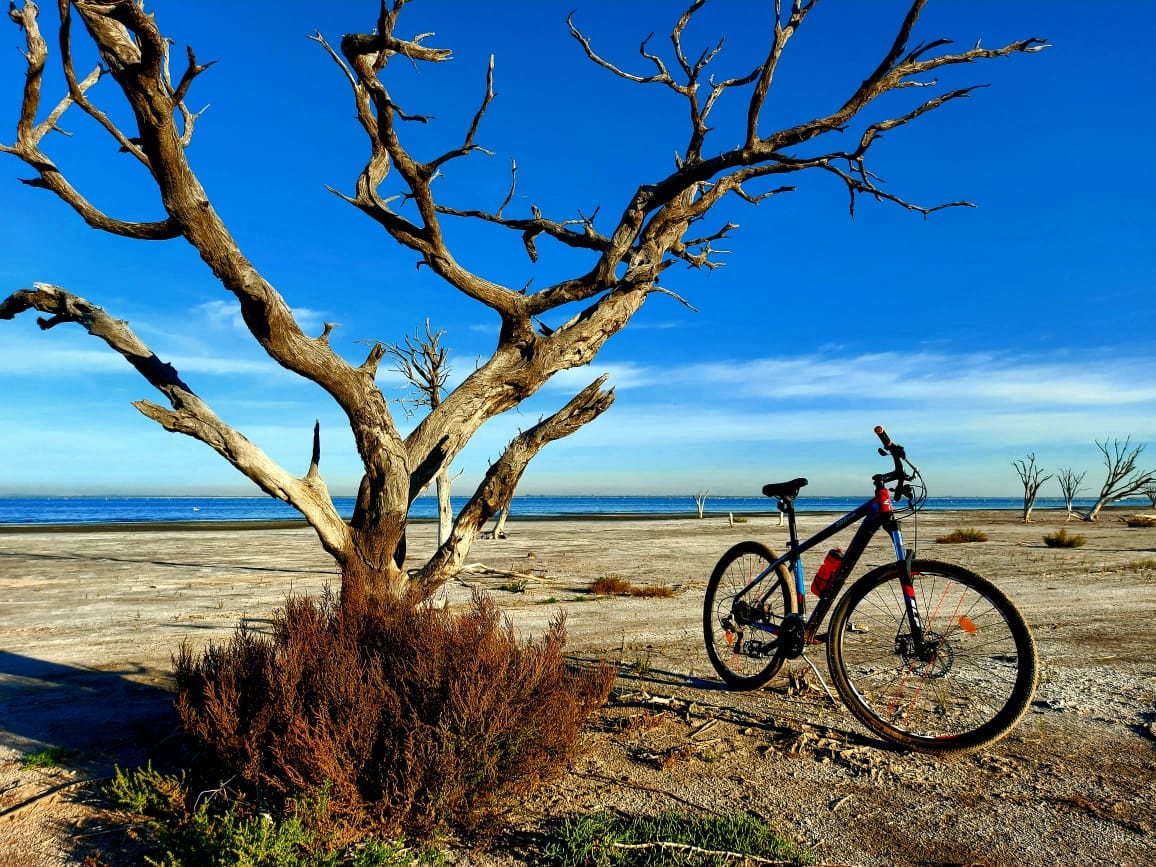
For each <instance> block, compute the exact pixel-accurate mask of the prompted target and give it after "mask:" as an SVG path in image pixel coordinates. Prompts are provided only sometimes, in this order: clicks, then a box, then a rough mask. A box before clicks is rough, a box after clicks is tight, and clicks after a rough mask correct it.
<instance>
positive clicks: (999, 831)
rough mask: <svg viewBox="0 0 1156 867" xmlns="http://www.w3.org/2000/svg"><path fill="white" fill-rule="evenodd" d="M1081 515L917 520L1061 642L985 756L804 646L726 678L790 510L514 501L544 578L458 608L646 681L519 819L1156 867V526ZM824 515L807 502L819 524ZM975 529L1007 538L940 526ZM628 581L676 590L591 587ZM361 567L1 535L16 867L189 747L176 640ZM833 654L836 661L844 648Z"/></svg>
mask: <svg viewBox="0 0 1156 867" xmlns="http://www.w3.org/2000/svg"><path fill="white" fill-rule="evenodd" d="M1063 517H1064V516H1063V515H1062V514H1056V513H1054V512H1041V511H1038V510H1037V512H1036V513H1035V515H1034V523H1032V524H1029V525H1024V524H1023V523H1021V522H1020V521H1019V518H1018V515H1017V514H1015V513H1003V512H988V513H976V512H963V513H950V512H939V513H921V514H920V515H919V516H918V523H917V524H916V525H914V526H913V525H912V521H911V520H910V519H909V520H908V521H906V522H905V524H904V528H905V529H904V532H905V535H906V541H907V543H908V545H911V544H912V543H913V542H914V541H916V539H917V540H918V551H919V556H922V557H927V558H933V559H939V560H946V561H951V562H958V563H960V564H961V565H964V566H966V567H968V568H970V569H972V570H973V571H976V572H978V573H980V574H982V575H985V576H986V577H988V578H990V579H991V580H993V581H994V582H995V583H996V584H998V585H999V586H1000V587H1001V588H1002V589H1003V590H1004V591H1005V592H1006V593H1007V594H1008V595H1009V596H1010V597H1011V598H1012V599H1013V601H1015V602H1016V603H1017V605H1018V606H1019V607H1020V608H1021V610H1022V611H1023V612H1024V614H1025V616H1026V617H1027V619H1028V621H1029V623H1030V624H1031V625H1032V627H1033V630H1034V632H1035V637H1036V641H1037V644H1038V646H1039V651H1040V657H1041V682H1040V686H1039V689H1038V692H1037V696H1036V701H1035V704H1034V705H1033V708H1032V711H1031V712H1030V713H1029V715H1028V716H1027V717H1025V719H1024V720H1023V722H1022V723H1021V724H1020V726H1019V727H1018V728H1017V729H1016V730H1015V731H1014V732H1013V733H1012V734H1011V735H1010V736H1009V737H1008V738H1007V739H1005V740H1004V741H1002V742H1001V743H999V744H997V745H995V746H994V747H992V748H990V749H988V750H986V751H984V752H981V753H978V754H976V755H972V756H968V757H963V758H955V759H949V760H943V759H931V758H927V757H924V756H920V755H915V754H911V753H906V752H903V751H899V750H895V749H892V748H890V747H888V746H887V745H886V744H884V743H882V742H880V741H879V740H877V739H875V738H874V737H872V736H870V735H868V734H867V733H866V731H865V730H864V729H863V728H862V727H860V726H859V725H858V723H856V722H855V721H854V720H853V718H852V717H851V716H850V714H849V713H847V712H846V711H845V710H843V708H842V707H841V706H835V705H832V704H831V702H830V701H829V700H828V699H827V697H826V696H825V694H824V693H823V692H822V690H821V689H820V688H818V687H817V683H818V681H817V679H816V678H815V676H814V675H812V674H810V673H809V671H808V670H807V666H806V664H805V663H804V662H803V661H802V660H799V661H797V662H796V663H794V664H792V666H791V670H792V672H793V673H794V674H795V677H794V678H793V681H794V685H793V686H792V685H791V681H790V680H788V679H787V678H782V679H779V680H776V681H774V682H772V684H771V685H770V686H769V688H767V689H764V690H760V691H757V692H753V693H735V692H729V691H726V690H723V689H721V685H720V683H719V682H718V681H717V679H716V678H715V677H714V675H713V671H712V669H711V668H710V664H709V662H708V661H707V658H706V655H705V652H704V650H703V647H702V634H701V633H702V627H701V619H702V614H701V606H702V595H703V590H704V587H705V584H706V580H707V577H708V576H709V575H710V572H711V569H712V568H713V566H714V563H715V562H716V561H717V560H718V558H719V557H720V556H721V555H722V553H723V552H724V551H725V550H726V549H727V548H729V547H730V546H731V545H732V544H734V543H736V542H739V541H742V540H744V539H748V538H753V539H758V540H760V541H763V542H765V543H767V544H769V545H771V546H772V547H781V543H782V540H783V539H784V537H785V530H784V529H783V528H780V527H778V525H777V519H775V518H772V517H754V518H751V519H750V520H749V521H748V522H747V523H743V524H737V525H734V526H731V525H729V523H728V521H727V518H726V517H725V516H709V515H708V516H707V517H706V518H704V519H701V520H699V519H696V518H694V517H687V518H656V519H590V520H571V519H567V520H524V521H523V520H518V518H517V516H514V517H513V518H511V519H510V522H509V524H508V525H507V531H508V533H509V538H507V539H505V540H497V541H488V540H487V541H480V542H478V543H477V544H476V545H475V546H474V549H473V551H472V552H471V557H470V559H471V561H472V562H474V563H478V564H484V565H485V566H486V567H489V569H491V570H496V572H497V573H515V574H516V575H519V576H529V577H528V580H526V581H525V588H524V591H523V592H512V590H511V589H503V588H504V587H507V586H509V585H510V584H511V579H510V578H509V577H504V576H503V575H501V574H495V572H493V571H492V572H488V573H482V572H476V573H475V572H471V573H466V574H463V575H462V576H461V580H460V581H455V582H454V583H452V584H451V585H449V587H448V588H447V594H448V601H449V604H451V605H463V604H465V603H466V602H468V600H469V598H470V595H471V593H472V592H473V591H474V589H482V590H486V591H488V592H490V593H491V594H492V595H493V596H494V598H495V599H496V600H497V601H498V602H499V604H500V605H501V606H502V607H503V608H504V609H505V610H506V611H507V612H508V614H509V616H510V618H511V619H512V621H513V622H514V624H515V625H516V626H517V628H518V629H519V630H521V631H522V632H523V634H527V635H533V634H540V633H541V632H542V630H543V629H544V628H545V626H546V625H547V624H548V623H549V621H550V619H551V618H552V617H554V616H556V615H557V614H558V613H559V612H562V611H564V612H565V613H566V616H567V626H568V633H569V636H570V639H569V649H570V651H571V652H572V653H574V654H576V655H579V656H582V657H589V658H601V659H608V660H611V661H613V662H615V663H617V664H618V665H619V667H620V672H621V673H620V677H619V683H618V687H617V688H616V691H615V694H614V696H613V698H612V700H611V703H610V704H609V705H608V706H607V708H606V709H605V710H604V711H603V713H602V715H601V717H600V721H599V722H598V723H596V724H594V725H592V726H591V730H590V732H589V733H588V735H587V741H588V744H587V745H588V746H589V747H590V749H589V750H588V751H587V752H586V753H585V754H584V756H583V757H582V758H581V759H579V760H578V761H576V762H575V763H574V765H573V766H572V767H571V768H569V769H568V770H567V772H566V773H565V774H564V775H563V776H562V778H561V779H560V780H559V781H557V782H556V783H553V784H551V785H550V786H549V787H548V788H547V789H546V790H544V791H543V792H540V793H538V794H537V795H535V796H533V797H532V798H529V799H527V801H526V803H525V804H524V805H523V809H522V810H520V811H518V812H517V813H516V814H512V815H511V818H510V822H511V828H512V829H518V828H526V829H532V828H534V827H537V826H539V825H540V824H541V823H542V822H543V821H545V820H546V819H548V818H551V817H557V816H562V815H567V814H570V813H573V812H577V811H588V810H592V809H597V808H606V809H620V810H623V811H626V812H629V813H640V812H656V811H664V810H668V809H674V808H677V809H693V810H701V811H704V812H709V811H718V810H732V809H735V808H739V809H743V810H747V811H749V812H751V813H753V814H755V815H758V816H761V817H762V818H764V819H766V820H767V821H769V822H771V823H772V824H773V825H775V826H776V827H778V828H779V829H780V830H781V831H783V832H784V833H786V834H788V835H790V836H792V837H794V838H796V839H798V840H800V841H801V842H803V843H805V844H807V845H809V846H812V847H814V848H815V851H816V853H817V855H818V857H819V858H820V859H821V860H823V861H826V862H833V863H849V864H891V863H898V864H906V863H928V862H933V863H991V864H1012V863H1014V864H1018V865H1030V864H1053V863H1090V862H1104V863H1120V864H1146V863H1154V862H1156V845H1154V844H1153V842H1152V834H1153V831H1154V826H1156V820H1154V819H1153V808H1152V804H1153V803H1156V750H1154V749H1153V746H1154V741H1153V732H1154V730H1156V728H1154V727H1156V653H1154V651H1156V630H1154V629H1153V619H1154V617H1156V571H1153V570H1152V569H1151V568H1150V567H1149V568H1148V569H1146V570H1145V569H1139V568H1135V564H1137V563H1139V562H1141V561H1144V560H1147V561H1149V563H1150V562H1151V561H1152V559H1153V558H1156V529H1152V528H1149V529H1134V528H1128V527H1126V526H1125V525H1124V524H1123V523H1122V522H1121V521H1120V513H1119V512H1109V513H1106V514H1105V515H1104V516H1103V518H1102V519H1101V521H1100V522H1099V523H1097V524H1093V525H1088V524H1084V523H1079V522H1072V523H1071V524H1069V525H1068V529H1069V532H1073V533H1080V534H1082V535H1084V536H1086V537H1087V540H1088V542H1087V545H1085V546H1084V547H1081V548H1076V549H1050V548H1047V547H1046V546H1044V544H1043V542H1042V536H1043V535H1044V534H1045V533H1047V532H1050V531H1052V530H1054V529H1055V528H1056V527H1058V526H1061V525H1062V524H1063ZM827 520H829V518H825V517H824V516H822V515H813V514H807V515H803V516H801V523H802V532H804V533H806V532H808V530H814V529H817V528H818V527H819V526H821V525H822V524H824V523H826V521H827ZM957 527H976V528H979V529H982V530H984V531H985V532H986V533H987V535H988V537H989V541H987V542H984V543H977V544H967V545H939V544H936V543H935V537H936V536H938V535H941V534H943V533H945V532H948V531H950V530H951V529H955V528H957ZM836 541H841V540H836ZM881 542H883V543H886V540H881ZM433 545H434V527H433V525H432V524H415V525H414V527H413V528H412V531H411V537H410V546H409V547H410V555H411V557H412V558H413V560H414V561H417V560H418V559H419V558H421V557H422V556H423V555H424V554H428V553H429V552H430V551H431V550H432V548H433ZM888 555H889V545H888V544H878V543H877V544H874V545H873V546H872V548H871V549H870V550H869V551H868V553H867V555H866V558H865V560H866V562H864V564H863V567H866V566H867V565H869V564H870V563H872V562H875V563H881V562H884V561H885V560H886V559H887V558H888ZM814 565H816V564H809V571H811V570H813V568H814ZM861 568H862V567H861ZM611 575H613V576H618V577H621V578H623V579H626V580H627V581H630V582H631V583H633V584H637V585H643V586H649V585H661V586H666V587H669V588H671V589H672V590H673V591H674V595H673V597H672V598H669V599H632V598H624V597H617V598H599V599H596V600H587V601H578V600H582V599H583V598H584V592H585V590H586V589H587V588H588V587H589V585H590V583H591V582H592V581H593V580H595V579H597V578H599V577H604V576H611ZM337 579H338V575H337V573H336V570H335V567H334V566H333V564H332V562H331V561H330V560H329V558H328V557H327V556H326V555H324V554H323V552H322V551H321V550H320V547H319V545H318V544H317V541H316V538H315V537H314V536H313V534H312V532H311V531H309V530H308V529H306V528H300V527H284V526H282V527H268V526H262V527H247V528H244V529H238V528H234V527H214V528H204V527H196V528H191V527H160V528H155V527H154V528H114V529H107V528H105V529H100V530H95V529H81V530H76V529H73V530H71V531H69V532H49V531H45V530H20V531H18V532H3V533H0V865H6V864H13V865H29V867H36V865H54V864H65V863H79V859H80V858H81V857H82V856H83V854H84V853H85V852H86V851H89V850H91V849H92V848H94V847H95V848H100V847H101V846H107V843H106V842H105V841H104V840H102V838H101V835H100V834H98V833H95V832H96V831H97V830H99V829H100V828H102V827H104V825H102V824H101V823H102V821H103V819H102V813H101V811H100V808H99V805H98V804H96V805H94V804H93V803H92V801H93V799H92V797H91V792H92V790H93V789H94V786H93V785H92V784H86V783H85V782H84V781H86V780H92V779H98V778H101V777H104V776H106V775H108V774H109V773H110V772H111V769H112V767H113V765H114V764H119V765H120V766H121V767H130V766H133V765H136V764H140V763H143V762H144V761H145V760H147V759H148V758H150V757H154V756H155V757H162V756H164V755H165V752H166V749H167V747H168V745H170V744H171V741H167V740H166V739H168V738H171V737H172V736H173V735H174V734H175V733H176V731H177V724H176V720H175V717H174V715H173V713H172V710H171V695H170V694H169V692H168V689H169V686H170V668H171V655H172V653H173V652H174V651H175V650H176V648H177V647H178V646H179V644H180V643H181V642H182V641H186V640H187V641H189V642H192V643H193V644H194V645H196V646H204V645H206V644H207V643H208V642H210V641H217V642H220V641H224V640H226V639H227V638H228V636H229V635H230V634H231V633H232V631H233V630H234V629H235V628H236V627H237V625H238V624H239V623H240V624H245V625H247V626H248V627H250V628H253V629H262V628H264V627H265V626H267V623H268V620H269V617H270V615H271V613H272V612H273V611H274V610H275V609H276V608H278V607H279V606H280V605H281V604H283V602H284V599H285V597H286V594H288V593H307V594H311V595H317V594H320V593H321V592H323V590H324V588H325V587H326V585H327V584H329V583H333V584H334V585H335V584H336V582H337ZM809 656H810V657H811V659H812V660H813V661H814V662H815V664H816V665H817V666H818V668H819V671H821V672H823V674H824V676H825V674H826V670H825V664H824V660H823V655H822V649H821V648H815V649H814V650H813V652H811V653H810V654H809ZM792 693H793V694H792ZM704 726H705V728H704ZM53 747H57V748H61V749H62V750H64V751H65V752H64V756H65V758H64V761H63V763H62V766H61V767H59V768H55V769H46V770H30V769H24V768H22V767H21V762H22V759H23V757H24V756H27V755H29V754H33V753H37V752H40V751H43V750H45V749H48V748H53ZM106 836H107V835H106ZM508 845H509V846H510V847H511V848H510V851H509V852H508V853H507V854H505V855H499V854H496V853H489V854H484V855H478V854H477V853H474V854H471V855H463V856H461V857H462V858H463V859H465V860H462V861H461V862H460V863H463V864H465V863H470V864H485V863H523V861H524V860H525V858H526V857H528V856H526V854H525V853H520V852H519V849H518V846H519V844H517V843H509V844H508ZM520 858H521V860H519V859H520Z"/></svg>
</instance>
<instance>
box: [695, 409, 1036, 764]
mask: <svg viewBox="0 0 1156 867" xmlns="http://www.w3.org/2000/svg"><path fill="white" fill-rule="evenodd" d="M875 433H876V434H877V435H878V437H879V439H880V441H881V443H882V447H881V448H880V449H879V454H880V456H882V457H887V456H888V455H889V456H890V457H891V458H892V460H893V461H894V469H893V470H892V471H891V472H888V473H881V474H876V475H874V476H873V477H872V481H873V482H874V485H875V494H874V496H873V497H872V498H871V499H870V500H867V501H866V502H865V503H863V504H862V505H860V506H858V507H857V508H855V509H853V510H852V511H850V512H848V513H847V514H845V515H843V516H841V517H840V518H838V519H837V520H835V521H834V522H833V523H831V524H830V525H828V526H827V527H825V528H823V529H822V530H820V531H819V532H817V533H815V534H814V535H813V536H811V537H810V538H808V539H806V540H803V541H800V540H799V537H798V531H797V527H796V521H795V505H794V502H795V498H796V497H798V495H799V491H801V490H802V489H803V487H804V486H805V485H806V484H807V480H806V479H803V478H798V479H793V480H791V481H789V482H778V483H774V484H769V485H765V486H764V487H763V493H764V494H765V495H767V496H768V497H771V498H774V499H776V500H777V501H778V508H779V511H780V512H782V513H785V514H786V517H787V525H788V533H789V541H788V545H789V548H788V550H787V553H786V554H783V555H782V556H780V555H778V554H777V553H775V552H774V551H773V550H771V549H770V548H768V547H766V546H765V545H763V544H762V543H760V542H754V541H749V542H740V543H739V544H737V545H735V546H734V547H733V548H731V549H730V550H729V551H727V552H726V554H724V555H723V557H722V559H721V560H720V561H719V563H718V565H717V566H716V567H715V569H714V572H713V573H712V574H711V576H710V581H709V582H708V584H707V588H706V598H705V600H704V605H703V632H704V635H705V638H706V648H707V654H708V655H709V656H710V661H711V664H712V665H713V666H714V668H715V670H716V671H717V672H718V674H719V676H720V677H721V678H722V679H723V681H725V682H726V684H727V685H728V686H730V687H732V688H735V689H740V690H749V689H756V688H758V687H761V686H763V685H765V684H766V683H767V682H768V681H769V680H770V679H771V678H772V677H774V676H775V674H777V673H778V671H779V670H780V668H781V667H782V666H783V663H784V662H785V661H786V660H788V659H797V658H799V657H802V658H803V659H804V660H805V661H806V662H807V663H808V665H810V666H811V668H812V669H813V670H814V671H815V673H816V675H818V676H819V678H820V681H822V675H820V674H819V671H818V669H816V668H815V666H814V663H812V662H811V660H810V659H807V657H806V656H805V653H804V651H805V649H806V648H807V647H808V646H810V645H814V644H817V643H825V644H826V652H827V667H828V670H829V672H830V675H831V678H832V680H833V681H834V683H835V689H836V691H837V692H838V693H839V696H840V698H842V700H843V703H844V704H845V705H846V706H847V708H848V709H849V710H850V711H851V713H852V714H854V715H855V717H856V718H857V719H858V720H859V721H860V722H862V723H863V724H864V725H865V726H866V727H867V728H868V729H870V730H871V731H873V732H875V733H876V734H878V735H880V736H881V737H883V738H885V739H887V740H889V741H892V742H894V743H897V744H900V745H902V746H904V747H907V748H909V749H912V750H917V751H920V752H925V753H933V754H939V755H945V754H949V753H966V752H971V751H973V750H977V749H979V748H981V747H984V746H987V745H989V744H992V743H994V742H995V741H997V740H999V739H1000V738H1002V737H1003V736H1004V735H1006V734H1007V733H1008V732H1009V731H1010V730H1011V729H1012V728H1013V727H1014V726H1015V724H1016V723H1017V722H1019V720H1020V718H1021V717H1023V715H1024V714H1025V713H1026V712H1027V709H1028V707H1029V706H1030V704H1031V700H1032V695H1033V693H1034V691H1035V684H1036V669H1037V659H1036V649H1035V642H1034V640H1033V638H1032V634H1031V630H1030V629H1029V628H1028V625H1027V623H1026V622H1025V621H1024V619H1023V617H1022V615H1021V614H1020V613H1019V611H1018V610H1017V609H1016V607H1015V606H1014V605H1013V604H1012V603H1011V601H1010V600H1009V599H1008V598H1007V597H1006V596H1005V595H1004V594H1003V593H1002V592H1001V591H1000V590H999V589H997V588H996V587H995V586H994V585H993V584H992V583H991V582H989V581H987V580H986V579H984V578H981V577H980V576H978V575H976V574H974V573H972V572H970V571H968V570H967V569H964V568H962V567H960V566H956V565H953V564H950V563H941V562H938V561H936V560H923V559H917V558H916V557H915V552H914V551H913V550H909V549H907V548H905V547H904V544H903V538H902V534H901V533H900V528H899V522H900V519H901V518H903V517H907V515H908V514H911V515H913V514H915V513H916V512H917V511H918V510H919V508H920V507H921V506H922V504H923V501H924V500H925V499H926V487H925V486H924V485H923V480H922V477H921V476H920V473H919V470H918V468H917V467H916V466H915V465H914V464H912V463H911V462H910V461H909V460H908V459H907V454H906V451H905V450H904V448H903V446H901V445H898V444H897V443H894V442H892V441H891V438H890V437H889V436H888V435H887V432H886V431H885V430H884V429H883V428H882V426H879V427H876V428H875ZM913 483H914V484H913ZM888 485H893V488H891V489H888ZM904 500H906V504H904ZM856 523H858V524H859V527H858V528H857V530H856V531H855V534H854V536H853V537H852V539H851V541H850V542H849V543H848V545H847V551H846V553H845V554H843V555H842V560H841V562H840V561H839V560H838V557H837V556H836V554H835V551H837V550H838V549H835V551H832V552H831V554H829V555H828V557H829V558H830V559H829V561H825V563H824V566H823V567H820V571H821V572H824V573H829V574H825V575H824V577H825V578H827V579H828V582H827V584H826V586H825V587H822V586H820V585H821V584H822V581H819V580H817V581H816V582H815V584H814V585H813V586H812V590H813V592H815V593H816V595H817V596H818V599H817V601H816V603H815V606H814V609H813V611H811V613H810V616H807V599H806V586H805V581H804V573H803V562H802V554H803V553H804V552H806V551H809V550H810V549H812V548H814V547H816V546H818V545H821V544H823V542H825V541H826V540H828V539H830V538H831V537H832V536H833V535H835V534H836V533H838V532H839V531H840V530H843V529H845V528H847V527H850V526H852V525H853V524H856ZM879 530H883V531H885V532H886V533H887V534H888V535H889V536H890V537H891V541H892V544H893V546H894V550H895V561H894V562H888V563H886V564H884V565H882V566H879V567H878V568H875V569H872V570H871V571H869V572H867V573H866V574H864V575H863V576H861V577H860V578H858V579H857V580H856V581H855V582H854V583H853V584H851V585H850V588H849V589H848V590H847V592H846V593H845V594H844V595H843V596H842V598H841V599H839V601H838V604H836V599H837V597H839V594H840V591H842V589H843V587H844V586H845V585H846V584H847V581H848V578H849V577H850V575H851V573H852V571H853V570H854V569H855V566H856V564H857V563H858V561H859V558H860V557H861V556H862V554H863V552H864V551H865V550H866V548H867V545H868V543H869V542H870V541H871V538H872V537H873V536H874V535H875V533H876V532H878V531H879ZM817 577H818V576H817ZM832 607H834V612H833V613H832V614H831V621H830V626H829V627H828V631H827V633H826V634H825V635H820V634H819V629H820V627H821V625H822V623H823V621H824V619H825V618H826V616H827V613H828V612H830V611H831V610H832ZM823 688H824V689H826V688H827V685H826V682H825V681H823ZM827 694H828V696H829V697H831V699H832V701H833V700H834V697H833V696H831V693H830V690H827Z"/></svg>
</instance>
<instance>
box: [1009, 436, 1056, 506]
mask: <svg viewBox="0 0 1156 867" xmlns="http://www.w3.org/2000/svg"><path fill="white" fill-rule="evenodd" d="M1012 466H1013V467H1015V470H1016V474H1017V475H1018V476H1019V477H1020V481H1021V482H1022V483H1023V486H1024V511H1023V519H1024V523H1025V524H1028V523H1031V520H1032V509H1033V508H1034V507H1035V505H1036V495H1037V494H1039V492H1040V487H1041V486H1043V484H1044V482H1046V481H1047V480H1048V479H1050V478H1051V477H1052V475H1051V473H1049V474H1048V475H1046V476H1045V475H1044V469H1043V467H1038V466H1036V455H1035V452H1032V453H1031V454H1029V455H1028V456H1027V457H1026V458H1020V459H1019V460H1018V461H1012Z"/></svg>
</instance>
